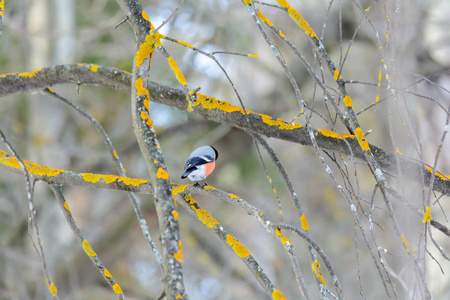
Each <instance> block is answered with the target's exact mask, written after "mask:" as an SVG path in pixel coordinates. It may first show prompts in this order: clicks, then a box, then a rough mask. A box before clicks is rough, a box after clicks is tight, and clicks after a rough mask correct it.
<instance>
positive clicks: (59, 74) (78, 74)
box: [0, 64, 450, 195]
mask: <svg viewBox="0 0 450 300" xmlns="http://www.w3.org/2000/svg"><path fill="white" fill-rule="evenodd" d="M67 83H72V84H95V85H101V86H106V87H111V88H113V89H116V90H118V91H121V92H124V93H130V91H131V74H130V73H127V72H124V71H121V70H118V69H115V68H111V67H105V66H97V65H89V64H76V65H61V66H55V67H49V68H44V69H40V70H35V71H32V72H25V73H14V74H5V75H1V76H0V96H6V95H10V94H15V93H21V92H33V91H36V90H41V89H44V88H46V87H48V86H52V85H56V84H67ZM147 89H148V91H149V94H150V97H151V99H152V101H155V102H159V103H163V104H166V105H169V106H172V107H175V108H177V109H179V110H183V111H186V110H187V107H188V103H187V101H186V96H185V94H184V92H183V91H182V90H180V89H174V88H171V87H168V86H164V85H160V84H158V83H155V82H151V81H148V82H147ZM193 108H194V112H195V113H196V114H198V115H200V116H202V117H204V118H206V119H209V120H213V121H216V122H220V123H224V124H227V125H229V126H233V127H237V128H240V129H243V130H246V131H248V130H250V128H249V127H248V122H247V120H246V116H245V115H244V114H243V110H242V109H241V108H240V107H236V106H233V105H231V104H229V103H228V102H226V101H220V100H217V99H215V98H212V97H208V96H205V95H198V99H197V101H195V102H194V107H193ZM247 113H248V114H247V118H248V120H249V121H250V123H251V131H253V132H255V133H258V134H261V135H264V136H266V137H273V138H278V139H282V140H286V141H290V142H294V143H299V144H302V145H308V146H310V145H311V139H310V138H309V136H308V133H307V130H306V128H305V127H304V126H301V125H300V124H296V125H292V124H289V123H286V122H284V121H282V120H279V119H278V120H273V119H272V118H271V117H269V116H267V115H263V114H257V113H253V112H248V111H247ZM283 128H284V129H283ZM314 132H315V134H316V140H317V144H318V145H319V147H320V148H321V149H324V150H329V151H335V152H339V153H341V154H344V155H351V152H350V149H349V148H348V147H347V145H346V143H345V142H344V140H343V139H342V136H339V135H338V134H336V133H333V132H331V131H326V130H325V131H324V130H314ZM344 137H345V138H346V140H347V142H348V143H349V144H350V146H351V147H352V149H353V154H354V156H355V157H356V158H358V159H361V160H365V158H364V153H363V152H362V151H361V148H360V146H359V144H358V141H357V140H356V139H355V138H354V136H353V135H344ZM370 149H371V150H372V152H373V153H374V158H375V159H376V160H377V162H378V163H379V164H380V166H381V167H382V168H383V170H384V171H388V172H390V173H392V174H397V171H398V170H397V164H396V156H395V155H394V154H391V153H388V152H386V151H384V150H382V149H380V148H378V147H376V146H374V145H370ZM399 159H400V166H401V168H402V173H403V174H404V175H405V176H407V177H408V178H409V179H412V180H414V181H416V182H419V183H421V182H422V178H421V176H422V174H423V177H424V178H423V182H424V183H425V185H429V183H430V178H431V171H430V169H428V168H427V167H424V166H423V165H422V163H420V162H415V161H412V160H409V159H407V158H403V157H399ZM434 190H435V191H437V192H441V193H443V194H446V195H450V178H449V177H448V175H445V174H441V173H439V174H437V176H436V179H435V182H434Z"/></svg>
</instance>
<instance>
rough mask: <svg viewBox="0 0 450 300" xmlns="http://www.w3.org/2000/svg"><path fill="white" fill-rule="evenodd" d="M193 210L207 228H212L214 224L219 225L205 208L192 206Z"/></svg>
mask: <svg viewBox="0 0 450 300" xmlns="http://www.w3.org/2000/svg"><path fill="white" fill-rule="evenodd" d="M191 207H192V206H191ZM194 210H195V212H196V213H197V216H198V219H199V220H200V221H201V222H202V223H203V224H205V225H206V226H208V227H209V228H214V225H220V223H219V222H217V220H216V219H214V218H213V216H211V214H210V213H209V212H207V211H206V210H204V209H201V208H194Z"/></svg>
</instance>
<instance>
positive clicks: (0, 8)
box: [0, 1, 5, 17]
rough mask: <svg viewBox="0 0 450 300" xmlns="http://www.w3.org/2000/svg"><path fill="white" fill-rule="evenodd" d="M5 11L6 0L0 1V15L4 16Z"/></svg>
mask: <svg viewBox="0 0 450 300" xmlns="http://www.w3.org/2000/svg"><path fill="white" fill-rule="evenodd" d="M4 11H5V1H0V17H3V12H4Z"/></svg>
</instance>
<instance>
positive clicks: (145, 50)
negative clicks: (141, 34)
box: [134, 34, 155, 68]
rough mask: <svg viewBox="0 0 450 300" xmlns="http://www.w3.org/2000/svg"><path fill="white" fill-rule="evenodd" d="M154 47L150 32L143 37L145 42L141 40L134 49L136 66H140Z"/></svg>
mask: <svg viewBox="0 0 450 300" xmlns="http://www.w3.org/2000/svg"><path fill="white" fill-rule="evenodd" d="M154 49H155V40H154V38H153V37H152V36H151V35H150V34H147V36H146V37H145V42H143V43H142V44H141V45H140V46H139V49H138V50H137V51H136V56H135V58H134V60H135V61H136V67H138V68H140V67H141V65H142V63H143V62H144V60H145V59H146V58H147V57H149V56H150V54H151V53H152V52H153V50H154Z"/></svg>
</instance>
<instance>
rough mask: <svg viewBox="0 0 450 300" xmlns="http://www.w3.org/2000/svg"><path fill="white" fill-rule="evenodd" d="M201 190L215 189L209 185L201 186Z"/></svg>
mask: <svg viewBox="0 0 450 300" xmlns="http://www.w3.org/2000/svg"><path fill="white" fill-rule="evenodd" d="M203 189H204V190H207V191H214V190H215V189H216V188H215V187H213V186H210V185H205V186H203Z"/></svg>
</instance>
